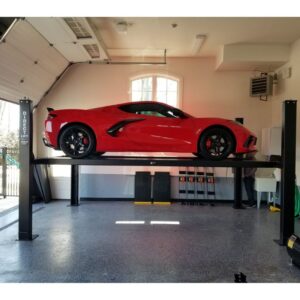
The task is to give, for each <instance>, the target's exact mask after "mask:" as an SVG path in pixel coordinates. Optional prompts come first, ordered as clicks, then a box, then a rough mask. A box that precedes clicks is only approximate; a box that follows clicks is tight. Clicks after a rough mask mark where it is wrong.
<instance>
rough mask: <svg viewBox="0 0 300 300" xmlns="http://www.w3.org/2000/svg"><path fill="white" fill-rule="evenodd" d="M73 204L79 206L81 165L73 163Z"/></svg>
mask: <svg viewBox="0 0 300 300" xmlns="http://www.w3.org/2000/svg"><path fill="white" fill-rule="evenodd" d="M70 205H71V206H79V165H71V203H70Z"/></svg>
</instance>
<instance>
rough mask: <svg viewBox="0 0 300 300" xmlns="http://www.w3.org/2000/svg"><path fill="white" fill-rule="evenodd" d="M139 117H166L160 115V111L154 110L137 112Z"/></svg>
mask: <svg viewBox="0 0 300 300" xmlns="http://www.w3.org/2000/svg"><path fill="white" fill-rule="evenodd" d="M136 114H137V115H145V116H151V117H163V118H165V117H166V116H165V115H163V114H161V113H159V112H158V111H153V110H144V111H137V112H136Z"/></svg>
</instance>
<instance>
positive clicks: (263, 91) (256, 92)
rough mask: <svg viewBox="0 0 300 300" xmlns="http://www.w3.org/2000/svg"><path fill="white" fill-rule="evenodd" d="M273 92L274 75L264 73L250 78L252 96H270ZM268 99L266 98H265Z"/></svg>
mask: <svg viewBox="0 0 300 300" xmlns="http://www.w3.org/2000/svg"><path fill="white" fill-rule="evenodd" d="M272 92H273V77H272V76H271V75H263V76H260V77H254V78H251V79H250V96H251V97H263V96H266V97H267V96H270V95H272ZM265 100H266V99H265Z"/></svg>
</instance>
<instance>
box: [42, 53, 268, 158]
mask: <svg viewBox="0 0 300 300" xmlns="http://www.w3.org/2000/svg"><path fill="white" fill-rule="evenodd" d="M143 72H145V73H150V72H160V73H166V74H170V75H175V76H179V77H180V78H182V82H183V90H182V109H183V110H184V111H186V112H188V113H191V114H192V115H194V116H198V117H209V116H211V117H223V118H229V119H234V118H235V117H244V118H245V125H246V126H247V127H248V128H249V129H251V130H253V131H254V132H255V133H256V134H257V135H258V137H259V141H258V147H260V137H261V128H263V127H269V126H270V123H271V118H272V115H271V103H270V102H262V101H258V100H257V99H256V98H250V97H249V78H250V77H251V75H252V74H251V73H250V72H245V71H243V72H228V71H227V72H220V71H218V72H217V71H215V60H214V59H213V58H172V59H168V63H167V65H163V66H157V67H154V66H141V65H89V64H78V65H73V66H72V67H71V68H70V69H69V71H68V72H67V73H66V74H65V76H64V77H63V78H62V80H61V81H60V82H59V83H58V84H57V85H56V86H55V88H54V89H53V90H52V91H51V92H50V93H49V94H48V95H47V96H46V98H44V99H43V100H42V101H41V102H40V104H39V106H38V109H37V110H38V111H37V113H38V126H37V134H38V143H37V153H38V156H45V155H46V156H47V155H49V154H50V153H51V152H49V150H48V149H47V148H46V147H45V146H44V145H43V144H42V142H41V136H42V131H43V126H44V124H43V123H44V119H45V117H46V115H47V112H46V107H48V106H49V107H53V108H55V109H61V108H92V107H99V106H105V105H109V104H114V103H120V102H125V101H130V94H129V89H130V85H129V82H130V78H131V77H132V76H135V75H136V74H139V73H143Z"/></svg>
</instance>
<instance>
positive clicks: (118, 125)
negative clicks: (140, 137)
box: [106, 118, 145, 137]
mask: <svg viewBox="0 0 300 300" xmlns="http://www.w3.org/2000/svg"><path fill="white" fill-rule="evenodd" d="M143 120H145V119H143V118H136V119H126V120H122V121H119V122H117V123H116V124H114V125H113V126H111V127H110V128H109V129H107V131H106V132H107V133H108V134H109V135H110V136H113V137H116V136H117V133H118V132H119V131H120V129H121V128H124V127H125V126H126V125H128V124H131V123H134V122H139V121H143Z"/></svg>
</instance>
